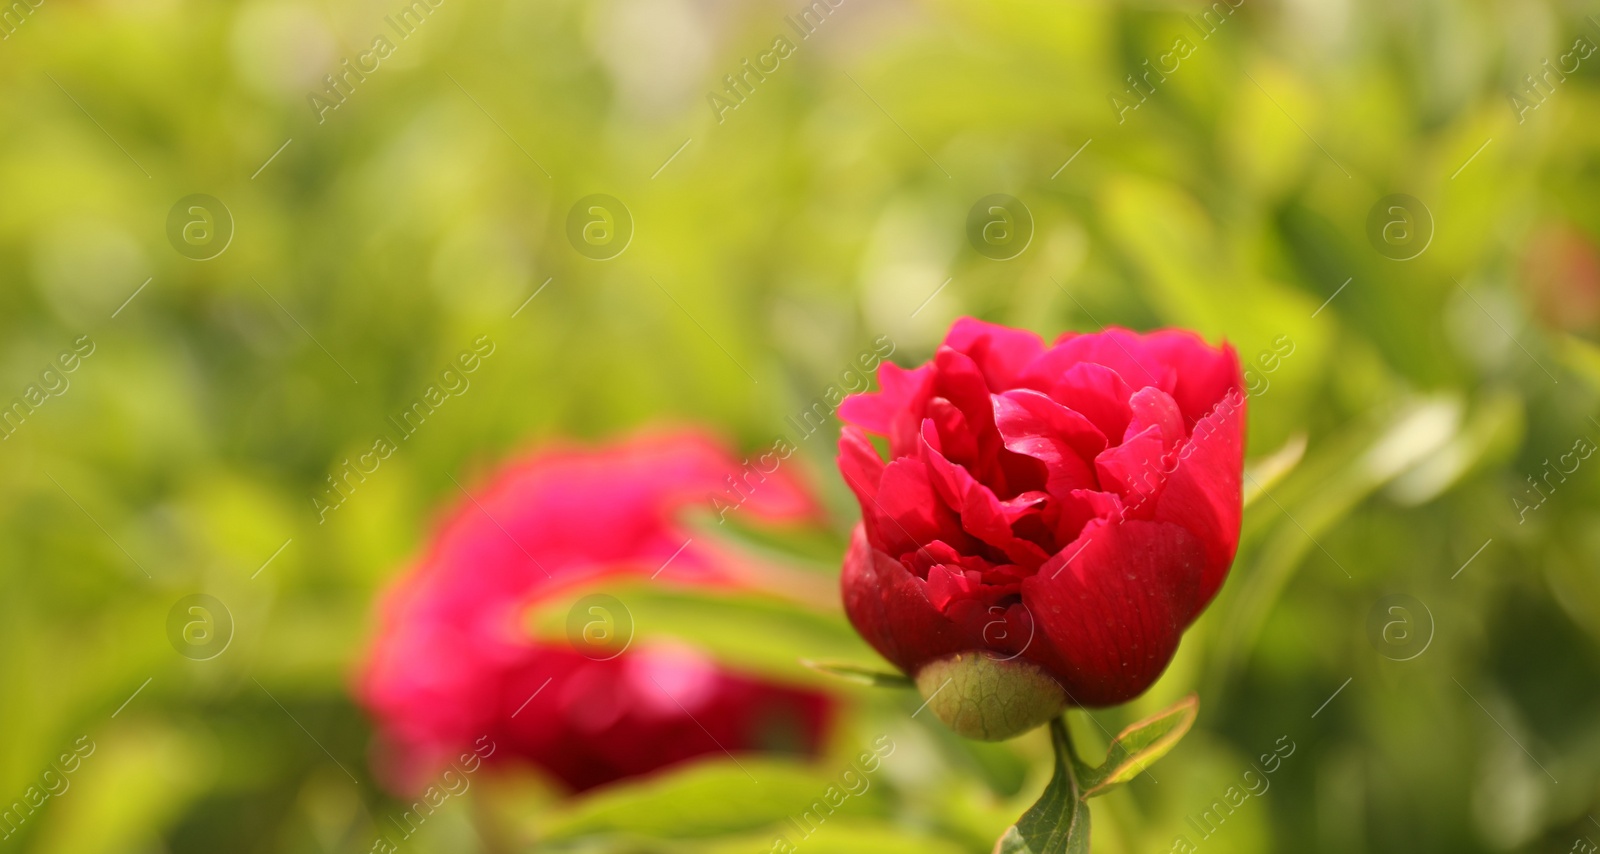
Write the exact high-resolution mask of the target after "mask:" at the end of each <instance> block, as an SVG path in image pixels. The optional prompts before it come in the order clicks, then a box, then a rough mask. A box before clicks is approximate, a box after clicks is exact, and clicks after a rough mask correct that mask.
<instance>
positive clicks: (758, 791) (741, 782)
mask: <svg viewBox="0 0 1600 854" xmlns="http://www.w3.org/2000/svg"><path fill="white" fill-rule="evenodd" d="M830 795H832V796H833V797H832V799H831V800H830V797H829V796H830ZM808 811H809V812H811V813H813V814H815V815H816V816H819V818H818V819H817V820H818V821H822V823H826V821H831V820H833V819H834V818H835V817H836V816H841V815H846V816H883V815H886V814H887V809H886V806H885V803H884V800H883V796H882V794H881V790H880V788H879V787H876V786H874V787H872V788H870V789H867V790H865V791H864V792H862V793H861V794H860V795H853V794H850V793H849V792H847V791H846V790H844V789H843V788H842V787H841V785H840V782H839V780H838V779H837V778H836V777H830V776H828V775H827V774H825V773H823V772H822V771H820V770H817V769H815V768H811V767H807V766H804V765H799V764H796V763H788V762H781V761H778V760H774V759H764V758H758V757H753V756H747V757H744V758H741V759H738V760H737V762H734V761H726V760H711V761H707V762H698V763H695V764H694V765H691V766H689V767H687V768H684V769H680V770H674V771H669V772H667V773H665V774H662V775H659V776H656V777H652V778H650V779H647V780H643V781H635V782H627V783H620V784H617V785H614V786H609V787H607V788H605V789H602V790H600V791H597V792H595V793H593V794H590V795H586V796H583V797H580V798H578V799H577V800H576V801H574V802H573V804H572V805H571V806H570V807H568V808H566V809H565V810H563V811H560V812H557V813H556V814H555V815H553V816H552V817H551V819H550V821H549V823H548V824H547V825H545V827H544V828H543V833H542V834H541V839H542V840H543V841H545V842H559V841H562V840H570V839H576V838H578V837H584V836H590V835H607V834H619V833H620V834H633V835H639V836H646V837H651V838H669V839H670V838H684V837H702V836H715V835H718V834H725V833H738V832H741V831H748V830H753V829H755V828H759V827H767V826H769V825H776V824H778V823H779V822H785V821H787V820H788V819H790V818H791V817H795V816H802V815H803V814H805V813H807V812H808ZM823 813H825V815H823ZM798 820H802V821H807V819H798ZM808 823H810V822H809V821H808Z"/></svg>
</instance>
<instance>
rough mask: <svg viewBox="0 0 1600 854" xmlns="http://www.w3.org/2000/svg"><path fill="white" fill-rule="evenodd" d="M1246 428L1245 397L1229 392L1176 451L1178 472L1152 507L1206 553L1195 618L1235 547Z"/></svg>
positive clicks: (1218, 582)
mask: <svg viewBox="0 0 1600 854" xmlns="http://www.w3.org/2000/svg"><path fill="white" fill-rule="evenodd" d="M1244 424H1245V396H1244V394H1243V393H1242V392H1239V391H1234V392H1231V393H1230V394H1229V396H1228V397H1226V398H1224V399H1223V401H1222V403H1220V404H1218V405H1217V408H1216V409H1215V410H1214V411H1212V413H1211V414H1210V415H1207V416H1206V417H1204V418H1202V419H1200V421H1199V422H1198V423H1196V424H1195V427H1194V435H1193V436H1191V437H1190V439H1189V441H1188V442H1187V443H1185V444H1184V445H1183V446H1181V447H1179V449H1178V450H1177V452H1176V453H1177V459H1176V467H1175V469H1174V471H1173V472H1172V474H1171V475H1170V476H1169V477H1168V478H1167V484H1166V488H1165V489H1163V490H1162V492H1161V495H1160V496H1159V497H1158V498H1157V499H1156V502H1155V513H1154V518H1155V519H1156V520H1157V521H1165V522H1175V523H1177V524H1180V525H1183V526H1184V527H1186V528H1188V529H1189V530H1190V531H1192V532H1194V535H1195V536H1196V537H1197V538H1198V539H1199V541H1200V543H1201V545H1202V546H1203V547H1204V548H1205V554H1206V565H1205V573H1204V576H1203V577H1202V579H1201V583H1200V594H1201V595H1200V597H1199V600H1198V601H1197V602H1196V603H1195V605H1194V614H1198V613H1199V612H1200V609H1202V608H1204V607H1205V606H1206V603H1208V602H1210V601H1211V597H1212V596H1214V595H1215V594H1216V592H1217V588H1218V587H1221V586H1222V580H1223V579H1224V578H1226V577H1227V575H1228V567H1229V565H1231V564H1232V563H1233V556H1234V552H1235V551H1236V550H1237V549H1238V547H1239V522H1240V516H1241V514H1242V513H1243V502H1242V499H1241V497H1240V493H1239V487H1240V484H1239V477H1240V473H1241V472H1242V470H1243V467H1244ZM1192 616H1193V614H1191V617H1192Z"/></svg>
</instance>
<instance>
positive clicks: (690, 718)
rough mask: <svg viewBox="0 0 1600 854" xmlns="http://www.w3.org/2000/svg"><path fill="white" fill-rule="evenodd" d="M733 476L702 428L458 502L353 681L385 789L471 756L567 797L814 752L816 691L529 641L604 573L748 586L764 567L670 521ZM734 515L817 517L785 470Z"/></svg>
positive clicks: (564, 459) (825, 711) (686, 656)
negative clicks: (719, 764) (649, 777)
mask: <svg viewBox="0 0 1600 854" xmlns="http://www.w3.org/2000/svg"><path fill="white" fill-rule="evenodd" d="M738 470H739V464H738V462H737V460H735V459H734V458H733V457H732V456H730V455H729V454H728V453H727V452H726V451H724V450H723V449H722V448H721V447H719V446H718V445H717V444H716V443H714V442H712V441H710V440H708V439H706V438H704V437H701V436H697V435H677V436H659V437H643V438H637V439H633V440H630V441H627V442H623V443H621V444H617V445H613V446H609V447H604V448H600V449H593V450H590V449H561V450H555V451H548V452H545V453H542V454H539V455H537V456H535V457H533V458H531V459H528V460H526V461H524V462H521V463H517V464H514V465H512V466H510V467H508V468H507V469H505V470H504V471H502V472H501V473H500V474H498V475H497V476H496V477H494V479H493V480H492V481H491V482H490V483H489V484H488V485H487V486H484V487H482V488H481V489H474V490H473V492H472V494H471V497H470V498H468V497H467V496H463V497H462V500H461V501H459V502H457V506H456V509H455V510H454V511H453V512H452V513H451V514H450V515H449V517H448V518H447V520H446V521H445V523H444V525H443V526H442V528H441V530H440V532H439V533H438V535H437V536H436V537H435V538H434V540H433V542H432V544H431V546H430V547H429V549H428V552H427V555H426V557H425V558H424V559H423V561H422V562H421V564H420V565H419V566H417V567H416V568H415V569H414V570H412V571H411V572H410V573H409V574H408V575H407V576H406V577H405V578H404V579H402V580H401V581H400V582H399V583H398V584H397V585H396V586H395V588H394V589H393V590H391V591H390V592H389V594H388V595H387V597H386V599H385V601H384V604H383V607H382V612H381V615H380V622H381V626H380V633H379V637H378V639H377V642H376V643H375V645H374V649H373V651H372V654H371V657H370V660H369V661H368V662H367V665H366V667H365V672H364V673H363V675H362V677H361V680H360V686H359V694H360V696H361V698H362V701H363V702H364V704H365V705H366V706H367V707H368V708H369V709H370V710H371V711H372V713H373V714H374V716H375V717H376V718H377V721H378V729H379V736H380V752H379V758H380V763H381V765H382V766H384V767H383V768H382V770H383V772H384V773H383V776H384V777H385V778H386V779H387V780H388V781H389V782H390V784H391V785H393V786H394V788H396V789H397V790H401V791H408V792H409V791H415V790H418V789H420V788H421V787H422V785H423V784H425V782H426V781H427V780H428V779H429V778H430V777H432V776H433V775H435V774H438V773H440V772H441V771H443V770H444V769H445V768H446V767H447V765H448V764H449V763H451V762H452V761H453V760H455V759H456V758H457V757H459V756H461V755H463V754H464V753H466V752H468V751H471V752H473V753H476V754H477V755H478V756H481V757H483V758H487V759H489V761H490V762H491V763H494V762H502V761H507V760H512V761H516V760H520V761H524V762H527V763H531V764H533V765H535V766H538V767H539V768H541V769H543V770H544V771H545V772H546V773H548V774H550V775H551V776H553V777H555V778H557V779H559V780H561V781H563V782H564V783H565V784H566V785H567V786H569V787H570V788H572V789H574V790H583V789H588V788H591V787H594V786H598V785H601V784H603V783H607V782H611V781H613V780H618V779H621V778H624V777H630V776H634V775H638V774H645V773H648V772H651V771H655V770H657V769H659V768H663V767H666V766H668V765H672V764H674V763H677V762H680V761H684V760H687V759H691V758H694V757H697V756H702V755H706V754H717V755H721V754H722V752H723V749H724V748H725V749H727V750H728V751H732V752H734V753H739V752H746V751H755V750H782V751H788V752H802V753H815V752H816V751H818V750H819V749H820V746H821V742H822V739H823V737H824V734H825V731H826V728H827V725H828V722H829V720H830V718H831V716H832V710H833V703H832V701H831V700H830V699H829V698H828V697H827V696H826V695H824V694H819V693H816V692H814V691H809V690H804V689H800V688H795V687H790V686H786V685H782V684H778V683H774V682H769V681H766V680H764V679H760V678H756V677H753V676H746V675H742V674H739V673H736V672H733V671H730V670H728V669H725V668H723V667H721V666H719V665H718V664H717V663H715V662H713V661H712V660H711V659H710V658H708V657H707V656H706V655H704V654H703V653H701V652H699V651H697V650H695V649H692V648H689V647H686V646H682V645H656V646H649V647H646V646H642V645H636V646H635V647H633V648H629V649H626V650H624V651H620V652H619V653H618V654H616V655H612V654H610V653H609V652H608V651H605V652H604V654H597V653H596V650H594V649H585V648H580V647H577V646H574V645H573V644H569V643H565V642H539V641H535V640H534V639H532V638H531V637H530V635H529V631H528V629H527V626H526V624H525V618H526V616H527V614H528V612H529V610H530V609H531V608H532V607H534V606H536V605H537V604H539V603H540V602H543V601H547V600H549V599H550V598H551V597H553V596H555V595H557V594H561V593H567V592H571V591H572V590H573V588H575V587H577V588H581V587H582V586H585V585H589V584H592V583H593V582H595V581H596V580H599V579H602V578H607V577H613V576H617V575H636V576H638V577H641V578H647V579H648V578H652V577H653V578H654V579H655V582H657V583H663V584H690V585H699V586H709V587H716V588H734V587H741V588H752V587H758V586H759V585H760V583H761V577H762V568H761V567H758V566H753V565H751V563H750V561H749V560H748V559H746V558H741V557H738V556H735V555H733V554H731V553H727V552H726V551H724V550H720V549H718V548H716V547H715V546H713V545H709V544H706V543H703V542H701V540H699V539H694V540H692V541H691V537H690V535H689V534H688V533H687V532H686V531H685V529H684V527H683V525H682V524H681V522H680V518H679V517H680V516H681V515H682V514H683V512H684V511H685V510H687V509H688V508H689V507H690V506H693V505H699V506H701V507H706V508H709V504H708V503H707V502H706V496H707V495H708V494H709V493H712V492H715V491H717V490H718V489H721V488H722V487H723V486H724V484H725V481H726V478H727V477H728V476H729V475H730V474H732V473H735V472H737V471H738ZM743 509H745V510H747V511H748V512H749V513H751V514H752V515H753V516H754V517H755V518H757V519H760V520H764V521H768V522H780V521H797V520H806V519H814V518H816V516H817V513H818V510H817V507H816V504H815V503H814V502H813V500H812V498H811V497H810V495H809V494H808V493H807V492H806V491H805V490H804V489H802V488H801V487H800V485H799V484H798V483H797V482H796V481H795V480H793V479H792V478H790V477H789V476H788V474H787V472H784V471H777V472H773V473H770V474H768V475H767V476H766V480H764V481H763V482H762V483H761V485H760V488H759V489H756V490H754V491H752V492H751V493H750V495H749V497H748V499H747V501H746V504H745V505H744V508H743ZM708 512H709V510H708ZM471 766H472V767H475V766H476V760H474V761H473V762H472V763H471Z"/></svg>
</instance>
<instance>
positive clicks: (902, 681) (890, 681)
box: [800, 658, 916, 688]
mask: <svg viewBox="0 0 1600 854" xmlns="http://www.w3.org/2000/svg"><path fill="white" fill-rule="evenodd" d="M800 663H801V664H804V665H805V666H807V667H809V668H811V669H812V670H815V671H817V672H818V673H826V674H828V675H829V676H834V677H837V678H839V679H843V680H845V681H847V682H854V683H856V684H858V685H871V686H873V687H875V688H914V687H916V683H914V682H912V681H911V677H909V676H906V675H905V674H902V673H885V672H883V671H881V670H874V669H872V668H870V667H867V666H865V665H861V664H851V663H850V662H847V661H810V660H807V659H804V658H802V659H800Z"/></svg>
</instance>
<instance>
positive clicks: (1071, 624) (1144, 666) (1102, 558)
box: [1022, 521, 1205, 706]
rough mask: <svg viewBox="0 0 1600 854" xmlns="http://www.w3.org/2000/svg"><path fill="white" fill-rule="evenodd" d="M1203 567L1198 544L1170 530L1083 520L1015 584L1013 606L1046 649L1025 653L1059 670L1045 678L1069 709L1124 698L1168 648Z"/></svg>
mask: <svg viewBox="0 0 1600 854" xmlns="http://www.w3.org/2000/svg"><path fill="white" fill-rule="evenodd" d="M1204 563H1205V555H1204V551H1203V549H1202V547H1201V545H1200V543H1199V541H1198V540H1196V539H1195V537H1194V535H1192V534H1190V533H1189V532H1188V531H1187V530H1184V529H1183V528H1181V527H1179V526H1177V525H1172V524H1166V523H1159V522H1141V521H1127V522H1121V523H1117V522H1100V521H1097V522H1091V523H1090V524H1089V526H1088V527H1087V528H1086V529H1085V530H1084V532H1083V534H1082V536H1080V537H1079V538H1078V541H1077V542H1076V543H1074V544H1073V545H1071V546H1068V547H1067V548H1066V549H1063V550H1062V552H1061V553H1060V554H1058V555H1056V556H1055V557H1054V558H1052V559H1051V560H1050V562H1049V563H1046V564H1045V565H1044V566H1042V567H1040V568H1039V573H1038V574H1037V575H1035V576H1033V577H1031V578H1029V579H1027V580H1025V581H1023V582H1022V601H1023V604H1024V605H1026V606H1027V608H1028V610H1029V612H1030V613H1032V614H1033V618H1034V620H1036V621H1037V622H1038V625H1039V629H1040V633H1041V634H1042V635H1043V636H1044V638H1043V639H1042V640H1043V641H1044V642H1047V643H1048V645H1049V647H1050V649H1049V650H1035V649H1030V650H1029V651H1028V653H1027V655H1028V657H1029V658H1030V659H1034V660H1037V661H1040V662H1041V663H1042V664H1045V665H1047V666H1049V664H1050V663H1051V660H1052V659H1055V660H1058V661H1059V662H1060V663H1061V666H1062V667H1063V668H1064V669H1062V670H1059V671H1057V672H1056V673H1055V675H1056V676H1057V677H1058V678H1059V679H1060V680H1061V682H1062V687H1063V688H1065V689H1066V691H1067V694H1068V695H1069V696H1070V697H1071V698H1072V700H1073V702H1075V703H1077V704H1078V705H1083V706H1109V705H1115V704H1117V703H1124V702H1127V701H1128V700H1131V699H1133V698H1134V697H1136V696H1138V695H1139V694H1141V693H1143V692H1144V691H1145V689H1147V688H1149V687H1150V685H1151V683H1153V682H1155V680H1156V678H1157V677H1159V676H1160V675H1161V672H1162V671H1163V670H1165V669H1166V666H1167V664H1168V662H1170V661H1171V660H1172V655H1173V653H1174V652H1176V651H1177V648H1178V639H1179V637H1180V636H1181V635H1182V634H1183V629H1184V627H1185V626H1187V625H1188V623H1189V618H1190V616H1191V615H1192V614H1193V613H1194V602H1195V601H1196V599H1197V598H1198V594H1199V588H1200V576H1201V572H1202V567H1203V565H1204ZM1040 643H1041V640H1035V642H1034V645H1035V646H1036V647H1037V646H1038V645H1039V644H1040ZM1050 653H1053V655H1051V654H1050Z"/></svg>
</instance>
